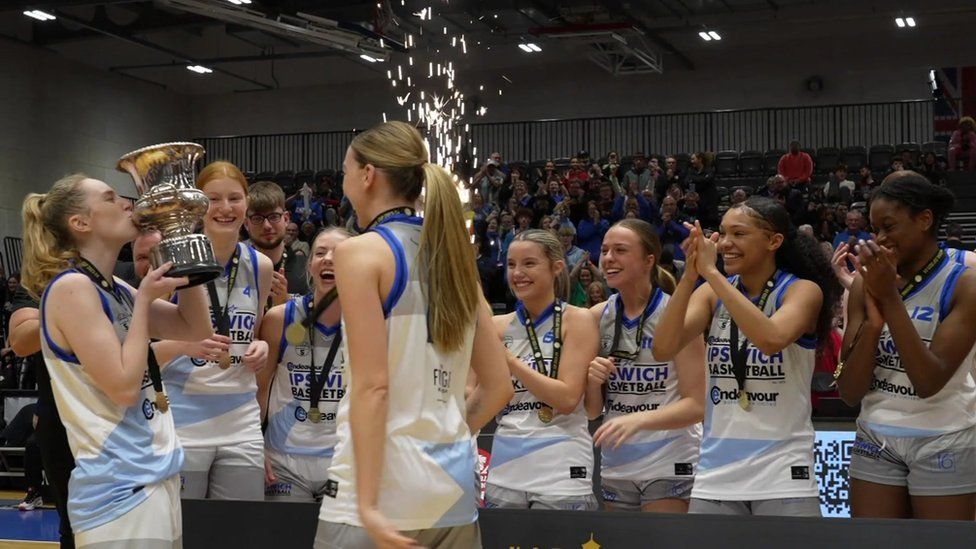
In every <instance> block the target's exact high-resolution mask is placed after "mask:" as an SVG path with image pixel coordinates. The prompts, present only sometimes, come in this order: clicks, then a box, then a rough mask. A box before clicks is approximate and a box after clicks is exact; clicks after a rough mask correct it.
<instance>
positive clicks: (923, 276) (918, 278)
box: [899, 248, 945, 299]
mask: <svg viewBox="0 0 976 549" xmlns="http://www.w3.org/2000/svg"><path fill="white" fill-rule="evenodd" d="M943 259H945V250H943V249H942V248H939V251H937V252H935V255H933V256H932V259H930V260H929V262H928V263H926V264H925V266H924V267H922V270H921V271H919V272H918V274H916V275H915V276H914V277H912V279H911V280H910V281H908V284H906V285H905V287H904V288H902V289H901V291H899V294H901V298H902V299H905V298H906V297H908V296H909V295H910V294H911V293H912V292H913V291H915V288H918V287H919V285H921V284H922V282H925V281H926V280H927V279H928V278H929V277H930V276H932V271H934V270H935V268H936V267H938V266H939V265H940V264H941V263H942V260H943Z"/></svg>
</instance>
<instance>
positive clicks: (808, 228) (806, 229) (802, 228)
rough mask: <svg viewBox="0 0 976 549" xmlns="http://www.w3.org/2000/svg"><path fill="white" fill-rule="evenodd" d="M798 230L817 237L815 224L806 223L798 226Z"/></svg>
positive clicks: (800, 232)
mask: <svg viewBox="0 0 976 549" xmlns="http://www.w3.org/2000/svg"><path fill="white" fill-rule="evenodd" d="M796 232H797V233H799V234H805V235H807V236H809V237H810V238H812V239H814V240H816V239H817V237H816V235H814V234H813V225H810V224H809V223H804V224H803V225H800V226H799V227H797V228H796Z"/></svg>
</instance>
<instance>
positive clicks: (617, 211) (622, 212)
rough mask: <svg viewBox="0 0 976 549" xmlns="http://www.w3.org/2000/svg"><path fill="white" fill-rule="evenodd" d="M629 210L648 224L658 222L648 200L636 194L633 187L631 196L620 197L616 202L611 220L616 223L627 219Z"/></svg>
mask: <svg viewBox="0 0 976 549" xmlns="http://www.w3.org/2000/svg"><path fill="white" fill-rule="evenodd" d="M601 190H602V189H601ZM628 210H633V211H634V216H635V217H637V218H638V219H643V220H644V221H647V222H648V223H651V224H654V223H655V222H656V220H657V212H656V211H654V210H653V209H652V208H651V205H650V204H648V202H647V200H644V197H643V196H642V195H641V194H640V193H637V192H634V189H633V187H632V188H631V192H630V193H629V194H627V195H620V196H618V197H617V199H616V200H615V201H614V203H613V210H612V212H611V214H610V219H611V220H612V222H613V223H616V222H617V221H620V220H621V219H624V217H626V214H627V211H628Z"/></svg>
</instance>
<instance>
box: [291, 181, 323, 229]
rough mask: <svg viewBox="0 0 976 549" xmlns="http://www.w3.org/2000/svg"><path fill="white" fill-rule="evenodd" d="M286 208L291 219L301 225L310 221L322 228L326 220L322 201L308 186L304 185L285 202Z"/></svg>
mask: <svg viewBox="0 0 976 549" xmlns="http://www.w3.org/2000/svg"><path fill="white" fill-rule="evenodd" d="M306 197H307V204H306ZM285 207H286V208H287V209H288V211H289V214H290V215H291V218H292V219H294V220H296V221H298V222H299V223H304V222H306V221H308V222H310V223H312V224H314V225H316V226H322V222H323V221H324V220H325V210H324V206H323V204H322V200H321V199H320V198H319V197H318V196H316V195H315V194H314V192H313V191H312V188H311V187H309V186H308V184H305V185H302V187H301V188H300V189H298V191H296V192H295V194H293V195H291V196H290V197H288V199H287V200H285Z"/></svg>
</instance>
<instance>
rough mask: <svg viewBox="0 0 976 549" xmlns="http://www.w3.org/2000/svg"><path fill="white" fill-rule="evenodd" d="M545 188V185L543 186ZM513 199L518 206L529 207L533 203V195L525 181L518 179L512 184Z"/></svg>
mask: <svg viewBox="0 0 976 549" xmlns="http://www.w3.org/2000/svg"><path fill="white" fill-rule="evenodd" d="M542 189H543V190H545V187H544V186H543V187H542ZM512 200H514V201H515V207H516V208H528V207H529V206H530V205H531V203H532V195H530V194H529V190H528V187H526V185H525V181H517V182H515V183H514V184H513V185H512Z"/></svg>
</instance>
